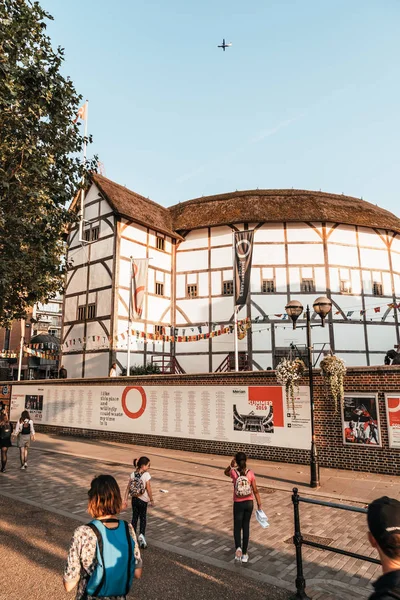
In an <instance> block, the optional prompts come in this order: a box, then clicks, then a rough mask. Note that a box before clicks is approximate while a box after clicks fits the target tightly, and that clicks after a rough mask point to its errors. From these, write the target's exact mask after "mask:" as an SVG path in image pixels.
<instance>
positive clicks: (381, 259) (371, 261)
mask: <svg viewBox="0 0 400 600" xmlns="http://www.w3.org/2000/svg"><path fill="white" fill-rule="evenodd" d="M360 258H361V266H362V267H363V268H369V269H381V270H383V269H389V256H388V252H387V250H371V249H370V248H360Z"/></svg>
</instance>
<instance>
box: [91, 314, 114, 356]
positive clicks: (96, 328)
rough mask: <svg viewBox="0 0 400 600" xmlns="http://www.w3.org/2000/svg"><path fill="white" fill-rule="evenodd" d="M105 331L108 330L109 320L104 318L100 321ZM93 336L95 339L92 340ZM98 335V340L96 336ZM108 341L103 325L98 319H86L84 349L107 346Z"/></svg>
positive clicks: (108, 345)
mask: <svg viewBox="0 0 400 600" xmlns="http://www.w3.org/2000/svg"><path fill="white" fill-rule="evenodd" d="M102 323H103V325H104V327H105V328H106V329H107V331H110V320H109V319H104V320H103V321H102ZM93 336H94V337H95V339H94V340H93ZM98 336H99V337H100V339H99V340H98V339H97V337H98ZM109 347H110V343H109V341H108V338H107V334H106V332H105V331H104V329H103V327H102V326H101V324H100V323H99V322H98V321H88V323H87V327H86V350H98V349H104V348H109Z"/></svg>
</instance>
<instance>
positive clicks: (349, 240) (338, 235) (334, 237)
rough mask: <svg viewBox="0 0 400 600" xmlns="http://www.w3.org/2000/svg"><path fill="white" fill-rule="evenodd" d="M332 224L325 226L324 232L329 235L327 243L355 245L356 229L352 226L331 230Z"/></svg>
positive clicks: (340, 226) (342, 226) (341, 226)
mask: <svg viewBox="0 0 400 600" xmlns="http://www.w3.org/2000/svg"><path fill="white" fill-rule="evenodd" d="M332 227H333V223H330V224H327V227H326V231H327V234H328V235H329V242H331V243H333V242H335V243H338V244H352V245H353V246H356V245H357V234H356V228H355V227H354V226H353V225H339V226H338V227H336V228H335V229H332Z"/></svg>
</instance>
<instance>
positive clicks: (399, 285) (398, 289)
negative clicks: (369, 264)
mask: <svg viewBox="0 0 400 600" xmlns="http://www.w3.org/2000/svg"><path fill="white" fill-rule="evenodd" d="M393 282H394V289H395V294H396V296H397V297H399V296H400V275H397V274H396V273H395V274H394V275H393Z"/></svg>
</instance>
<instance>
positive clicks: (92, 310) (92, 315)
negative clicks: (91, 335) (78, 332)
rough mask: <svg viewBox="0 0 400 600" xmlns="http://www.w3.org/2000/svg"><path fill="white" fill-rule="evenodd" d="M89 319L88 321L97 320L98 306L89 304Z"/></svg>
mask: <svg viewBox="0 0 400 600" xmlns="http://www.w3.org/2000/svg"><path fill="white" fill-rule="evenodd" d="M87 318H88V319H95V318H96V305H95V304H88V307H87Z"/></svg>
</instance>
